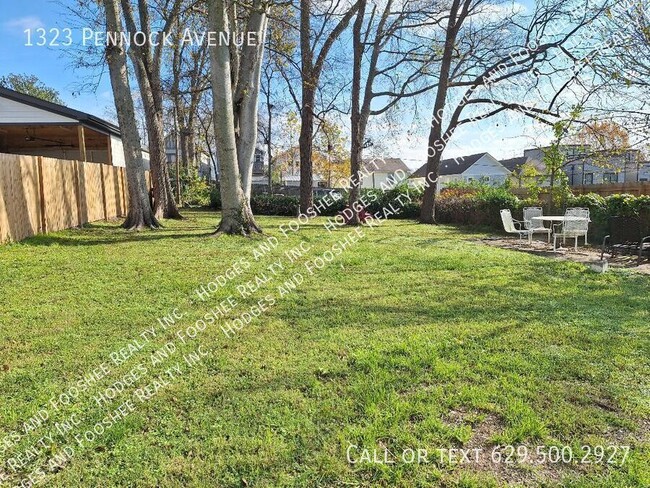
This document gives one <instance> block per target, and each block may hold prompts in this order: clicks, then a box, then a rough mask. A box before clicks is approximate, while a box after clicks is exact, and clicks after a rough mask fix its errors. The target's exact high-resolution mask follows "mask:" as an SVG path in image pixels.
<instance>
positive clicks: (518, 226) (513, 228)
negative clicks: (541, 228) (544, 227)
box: [501, 208, 533, 243]
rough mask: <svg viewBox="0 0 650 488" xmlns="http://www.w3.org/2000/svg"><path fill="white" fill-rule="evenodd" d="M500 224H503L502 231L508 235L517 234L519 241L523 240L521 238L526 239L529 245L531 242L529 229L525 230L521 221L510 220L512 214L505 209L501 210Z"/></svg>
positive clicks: (531, 234)
mask: <svg viewBox="0 0 650 488" xmlns="http://www.w3.org/2000/svg"><path fill="white" fill-rule="evenodd" d="M501 222H503V229H504V230H505V231H506V232H507V233H508V234H517V235H518V236H519V240H521V239H522V238H523V236H527V237H528V242H529V243H531V242H532V240H533V233H532V231H531V230H530V229H526V226H525V225H524V222H522V221H521V220H515V219H513V218H512V213H511V212H510V210H509V209H507V208H505V209H503V210H501Z"/></svg>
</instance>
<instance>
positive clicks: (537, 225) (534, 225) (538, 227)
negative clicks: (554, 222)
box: [524, 207, 553, 242]
mask: <svg viewBox="0 0 650 488" xmlns="http://www.w3.org/2000/svg"><path fill="white" fill-rule="evenodd" d="M543 215H544V211H543V210H542V207H525V208H524V226H525V227H526V229H528V230H530V231H531V233H532V234H546V236H547V239H546V242H551V233H552V232H553V229H551V228H550V227H544V223H543V222H542V221H541V220H533V217H542V216H543Z"/></svg>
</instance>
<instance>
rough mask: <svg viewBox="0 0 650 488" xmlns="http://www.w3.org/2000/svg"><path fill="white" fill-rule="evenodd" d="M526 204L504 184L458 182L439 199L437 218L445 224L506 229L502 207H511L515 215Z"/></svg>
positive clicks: (441, 193) (446, 189) (445, 190)
mask: <svg viewBox="0 0 650 488" xmlns="http://www.w3.org/2000/svg"><path fill="white" fill-rule="evenodd" d="M522 207H523V205H522V202H521V200H520V199H519V198H517V197H516V196H515V195H513V194H512V193H510V191H509V190H508V189H507V188H506V187H505V186H500V187H493V186H488V185H485V184H481V183H466V184H463V183H455V184H452V185H449V186H448V187H447V188H445V189H443V190H442V191H441V192H440V195H438V197H437V199H436V219H437V221H438V222H440V223H445V224H462V225H480V226H488V227H491V228H493V229H495V230H503V225H502V223H501V214H500V210H501V209H504V208H508V209H510V210H511V211H512V212H513V214H514V215H515V218H516V217H517V216H519V214H520V211H521V209H522Z"/></svg>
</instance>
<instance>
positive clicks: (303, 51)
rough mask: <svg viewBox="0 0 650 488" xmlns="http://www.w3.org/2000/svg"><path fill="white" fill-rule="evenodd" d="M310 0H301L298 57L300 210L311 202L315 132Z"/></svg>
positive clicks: (314, 83) (314, 84) (312, 195)
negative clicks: (300, 84)
mask: <svg viewBox="0 0 650 488" xmlns="http://www.w3.org/2000/svg"><path fill="white" fill-rule="evenodd" d="M310 38H311V0H300V57H301V69H302V75H301V79H302V109H301V111H300V137H299V138H298V146H299V147H300V212H301V213H307V211H308V210H309V208H311V206H312V205H313V204H314V190H313V187H314V175H313V173H312V171H313V167H312V160H311V152H312V144H313V142H312V137H313V134H314V103H315V101H316V84H317V83H318V80H317V79H314V53H313V52H312V49H311V45H310V44H311V43H310Z"/></svg>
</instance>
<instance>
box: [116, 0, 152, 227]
mask: <svg viewBox="0 0 650 488" xmlns="http://www.w3.org/2000/svg"><path fill="white" fill-rule="evenodd" d="M104 8H105V10H106V27H107V30H108V31H109V32H119V31H122V26H121V20H120V13H119V6H118V4H117V0H104ZM106 59H107V62H108V69H109V72H110V78H111V86H112V87H113V95H114V98H115V108H116V109H117V117H118V120H119V123H120V128H121V132H122V143H123V146H124V156H125V160H126V178H127V186H128V191H129V212H128V214H127V216H126V220H125V221H124V223H123V224H122V226H123V227H125V228H127V229H135V230H139V229H142V228H145V227H149V228H151V229H155V228H158V227H160V224H159V222H158V220H157V219H156V217H155V216H154V214H153V211H152V210H151V205H150V203H149V192H148V191H147V185H146V180H145V176H144V166H143V163H142V148H141V145H140V136H139V134H138V128H137V123H136V118H135V108H134V104H133V98H132V95H131V88H130V86H129V76H128V73H127V59H126V53H125V52H124V49H123V48H122V47H121V46H119V45H110V46H107V48H106Z"/></svg>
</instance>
